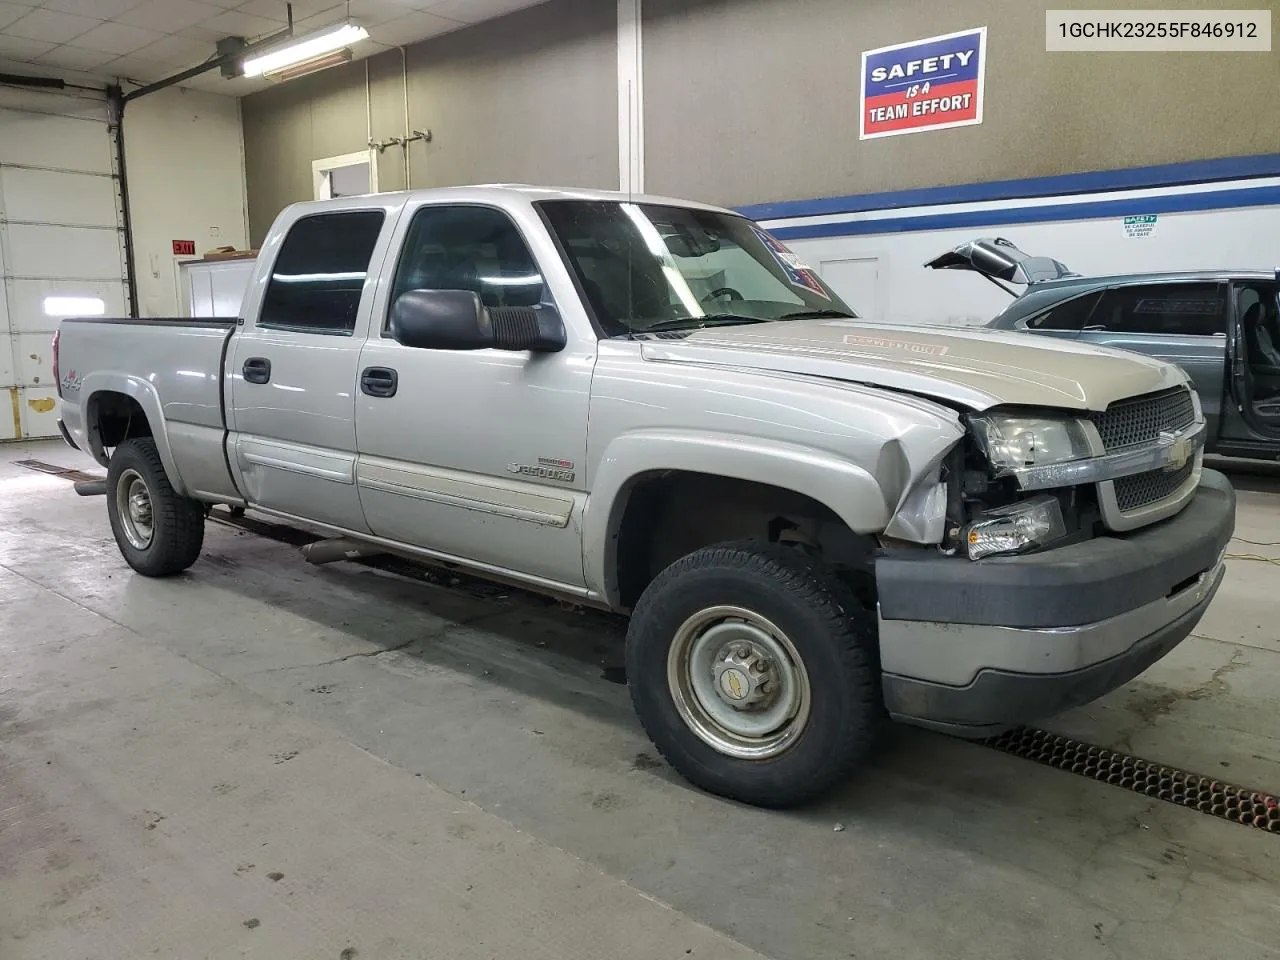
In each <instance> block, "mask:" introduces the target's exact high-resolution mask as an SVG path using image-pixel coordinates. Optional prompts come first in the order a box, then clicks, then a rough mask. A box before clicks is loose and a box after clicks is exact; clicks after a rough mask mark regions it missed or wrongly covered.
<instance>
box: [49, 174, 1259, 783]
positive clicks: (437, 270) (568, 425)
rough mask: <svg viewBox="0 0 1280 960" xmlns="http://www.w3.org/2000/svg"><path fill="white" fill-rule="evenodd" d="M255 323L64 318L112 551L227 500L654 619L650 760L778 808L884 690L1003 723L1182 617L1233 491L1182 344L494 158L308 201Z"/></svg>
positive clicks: (823, 768) (1186, 618) (819, 778)
mask: <svg viewBox="0 0 1280 960" xmlns="http://www.w3.org/2000/svg"><path fill="white" fill-rule="evenodd" d="M242 311H243V315H242V316H241V317H239V318H229V319H227V320H225V321H216V320H185V321H183V320H172V321H170V320H127V319H95V320H67V321H64V322H63V324H62V326H61V329H60V330H59V333H58V335H57V337H56V338H55V349H54V353H55V358H56V359H55V363H56V365H57V366H56V368H55V369H56V370H57V371H58V373H57V374H56V378H57V382H58V387H59V391H60V396H61V398H62V411H61V417H62V422H63V424H64V427H63V429H64V434H65V436H66V437H67V439H68V442H70V443H71V444H72V445H74V446H76V447H78V448H79V449H81V450H85V451H88V452H89V453H91V454H92V455H93V456H94V457H95V458H96V459H97V460H98V461H99V462H100V463H102V464H103V465H105V466H106V468H107V508H108V516H109V518H110V523H111V528H112V531H113V532H114V534H115V537H116V541H117V543H118V544H119V546H120V551H121V553H122V554H123V555H124V558H125V559H126V560H127V561H128V563H129V564H130V565H131V566H132V567H133V568H134V569H135V570H136V571H138V572H139V573H142V574H145V575H147V576H156V577H161V576H168V575H172V574H177V573H179V572H180V571H183V570H185V569H186V568H188V567H189V566H191V564H193V563H194V562H195V560H196V558H197V556H198V554H199V552H200V549H201V543H202V538H203V526H204V521H205V517H206V515H207V513H208V510H209V508H210V507H211V505H213V504H225V505H229V506H231V507H232V508H240V509H250V510H253V511H258V512H260V513H262V514H265V515H269V516H271V517H274V518H276V519H279V520H283V521H285V522H295V523H298V524H303V525H306V526H309V527H313V528H317V527H318V528H320V529H321V530H324V531H328V532H330V533H331V535H332V536H333V537H334V538H342V539H343V540H347V541H350V540H354V541H356V542H358V543H360V544H364V545H366V546H367V547H368V548H369V549H375V550H381V551H385V552H388V553H393V554H398V555H403V556H408V557H414V558H419V559H421V560H424V561H427V562H435V563H441V562H443V563H446V564H450V565H455V566H456V567H460V568H465V569H468V570H470V571H473V572H476V573H478V574H481V575H486V576H489V577H492V578H494V579H497V580H502V581H506V582H509V583H516V584H520V585H523V586H525V587H527V588H530V589H532V590H538V591H544V592H546V593H548V594H553V595H556V596H559V597H562V598H567V599H570V600H572V601H575V602H577V603H581V604H590V605H596V606H599V607H602V608H607V609H610V610H615V611H620V612H623V613H626V614H628V615H629V616H630V622H629V626H628V631H627V640H626V644H627V650H626V667H627V678H628V683H629V685H630V688H631V692H632V698H633V700H634V703H635V707H636V710H637V712H638V714H639V716H640V719H641V721H642V723H643V725H644V727H645V730H646V731H647V733H648V734H649V736H650V737H651V738H652V740H653V741H654V743H655V744H656V745H657V747H658V748H659V749H660V750H661V752H662V753H663V755H664V756H665V757H666V758H667V759H668V760H669V761H670V763H671V764H672V765H673V766H674V767H675V768H676V769H677V770H678V771H679V772H680V773H681V774H683V775H684V776H685V777H687V778H688V779H689V780H690V781H692V782H693V783H695V784H698V785H700V786H701V787H703V788H705V789H708V790H710V791H714V792H716V793H719V794H722V795H725V796H728V797H733V798H737V799H740V800H744V801H747V802H750V803H754V804H759V805H763V806H778V807H780V806H788V805H793V804H797V803H800V802H802V801H805V800H807V799H809V798H812V797H814V796H816V795H818V794H819V793H821V792H823V791H824V790H826V789H827V788H828V787H830V786H831V785H832V784H833V783H835V782H837V781H839V780H840V779H842V778H844V777H846V776H848V775H849V774H850V772H851V771H852V770H853V769H854V768H855V767H856V766H857V765H858V763H859V761H860V760H861V759H862V758H863V757H864V756H865V753H866V750H867V748H868V746H869V745H870V743H871V742H872V740H873V738H874V736H875V734H876V733H877V731H878V730H879V729H880V727H881V725H882V722H883V721H884V720H885V719H886V718H894V719H897V720H901V721H906V722H909V723H914V724H919V725H924V726H928V727H931V728H934V729H937V730H942V731H946V732H950V733H957V734H961V735H964V736H971V737H983V736H988V735H991V734H993V733H996V732H998V731H1000V730H1002V729H1006V728H1009V727H1011V726H1015V725H1017V724H1020V723H1023V722H1027V721H1030V720H1034V719H1036V718H1041V717H1045V716H1047V715H1050V714H1053V713H1055V712H1057V711H1060V710H1063V709H1065V708H1067V707H1070V706H1073V705H1077V704H1081V703H1085V702H1088V701H1090V700H1092V699H1094V698H1096V697H1098V696H1100V695H1102V694H1104V693H1106V692H1108V691H1110V690H1112V689H1114V688H1115V687H1117V686H1119V685H1121V684H1123V683H1125V682H1126V681H1128V680H1129V679H1130V678H1132V677H1133V676H1135V675H1136V674H1138V673H1139V672H1141V671H1142V670H1143V669H1145V668H1146V667H1147V666H1148V665H1149V664H1151V663H1153V662H1154V661H1156V660H1158V659H1159V658H1160V657H1162V656H1164V655H1165V654H1166V653H1167V652H1168V651H1169V650H1171V649H1172V648H1173V647H1174V646H1175V645H1177V644H1178V643H1179V642H1180V641H1181V640H1182V639H1183V638H1184V637H1186V636H1187V634H1188V633H1189V632H1190V631H1191V630H1192V628H1193V627H1194V625H1195V624H1196V622H1197V621H1198V620H1199V619H1200V617H1201V615H1202V614H1203V613H1204V610H1205V608H1206V606H1207V605H1208V604H1209V602H1210V600H1211V599H1212V597H1213V595H1214V592H1215V591H1216V590H1217V588H1218V585H1219V583H1220V581H1221V579H1222V575H1223V551H1224V548H1225V546H1226V543H1227V541H1228V540H1229V538H1230V537H1231V534H1232V531H1233V525H1234V494H1233V492H1232V489H1231V487H1230V485H1229V484H1228V483H1227V481H1226V480H1225V479H1224V478H1223V477H1222V476H1221V475H1220V474H1217V473H1215V472H1212V471H1209V470H1205V469H1203V468H1202V465H1201V459H1202V456H1201V451H1202V444H1203V436H1204V417H1203V414H1202V412H1201V410H1200V407H1199V405H1198V403H1197V401H1196V397H1195V394H1194V393H1193V392H1192V391H1191V390H1189V389H1188V384H1187V380H1186V377H1185V375H1184V374H1182V373H1181V372H1180V371H1179V370H1178V369H1177V368H1176V367H1174V366H1172V365H1170V364H1167V363H1163V362H1160V361H1157V360H1152V359H1148V358H1144V357H1140V356H1136V355H1132V354H1126V353H1120V352H1115V351H1110V350H1106V349H1102V348H1097V347H1088V346H1080V345H1073V344H1067V343H1061V342H1053V341H1050V340H1039V339H1036V338H1031V337H1026V336H1024V335H1020V334H1017V333H1008V334H1004V333H998V332H992V331H988V330H982V331H969V332H966V331H961V330H954V329H943V328H931V327H914V328H913V327H893V326H876V325H871V324H869V323H866V322H864V321H862V320H859V319H858V318H856V317H855V316H854V314H853V313H852V311H850V310H849V309H848V307H846V306H845V305H844V304H843V303H842V302H841V301H840V299H839V297H837V296H836V295H835V294H834V293H833V292H832V291H831V289H830V288H828V287H827V286H826V285H825V284H824V283H823V281H822V280H821V278H820V277H819V276H817V274H816V273H815V272H814V271H813V270H811V269H810V268H809V267H807V266H806V265H805V264H804V263H802V262H800V261H799V260H798V259H797V258H796V256H795V255H794V254H792V253H791V252H790V251H789V250H787V248H786V247H784V246H783V245H782V244H780V243H778V242H777V241H776V240H775V239H774V238H773V237H771V236H770V235H769V234H768V233H766V232H765V231H763V230H762V229H761V228H760V227H758V226H757V225H756V224H754V223H752V222H750V221H749V220H746V219H744V218H743V217H741V216H738V215H736V214H734V213H732V212H730V211H727V210H721V209H717V208H713V207H708V206H702V205H699V204H694V203H687V202H683V201H676V200H668V199H662V198H657V197H628V196H625V195H620V194H614V193H604V192H597V191H586V190H551V189H541V188H533V187H523V186H497V187H475V188H457V189H445V190H427V191H415V192H411V193H400V194H385V195H377V196H369V197H361V198H343V199H340V200H333V201H325V202H320V203H304V204H299V205H296V206H293V207H290V208H289V209H287V210H285V211H284V212H283V213H281V214H280V216H279V218H278V219H277V220H276V223H275V224H274V226H273V227H272V229H271V232H270V234H269V236H268V238H267V240H266V242H265V244H264V245H263V247H262V252H261V255H260V257H259V259H258V262H257V267H256V271H255V273H254V275H253V277H252V279H251V281H250V283H249V287H248V290H247V292H246V295H245V300H244V304H243V308H242Z"/></svg>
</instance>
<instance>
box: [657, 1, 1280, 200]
mask: <svg viewBox="0 0 1280 960" xmlns="http://www.w3.org/2000/svg"><path fill="white" fill-rule="evenodd" d="M1110 6H1111V7H1115V6H1117V5H1116V4H1112V5H1110ZM1119 6H1126V7H1139V8H1140V7H1150V8H1162V9H1163V8H1168V7H1170V6H1177V5H1176V4H1169V3H1167V2H1162V0H1130V2H1127V3H1125V4H1121V5H1119ZM1246 6H1247V5H1246ZM1254 6H1255V7H1258V6H1274V3H1272V2H1270V0H1268V3H1266V4H1254ZM1196 7H1197V8H1213V7H1219V8H1224V9H1238V8H1240V7H1241V4H1239V3H1234V2H1232V0H1201V2H1199V3H1197V4H1196ZM1064 8H1083V9H1099V8H1108V5H1107V4H1103V3H1097V2H1092V0H1083V2H1082V0H1053V2H1051V3H1045V2H1039V3H1034V2H1028V0H969V2H966V3H955V2H954V0H949V2H944V0H856V2H854V0H785V2H779V0H645V4H644V11H645V17H644V84H645V146H646V157H645V165H646V173H645V177H646V180H645V186H646V188H647V189H649V190H650V191H657V192H663V193H672V194H675V195H677V196H689V197H693V198H697V199H701V200H708V201H712V202H719V203H726V204H732V205H739V204H745V203H755V202H764V201H770V200H789V199H803V198H810V197H823V196H839V195H844V194H853V193H870V192H877V191H883V190H895V189H907V188H913V187H927V186H937V185H947V184H956V183H972V182H982V181H990V180H1002V179H1011V178H1021V177H1037V176H1048V175H1053V174H1063V173H1074V172H1080V171H1087V170H1100V169H1112V168H1117V167H1133V166H1143V165H1146V164H1157V163H1171V162H1176V161H1180V160H1200V159H1208V158H1211V157H1222V156H1242V155H1248V154H1260V153H1270V152H1275V151H1277V150H1280V124H1278V123H1276V122H1275V119H1276V118H1277V117H1278V116H1280V111H1278V110H1277V107H1276V100H1275V97H1276V91H1277V90H1280V55H1277V54H1276V53H1274V52H1273V53H1235V54H1229V53H1180V54H1174V53H1151V54H1134V53H1053V54H1050V53H1046V52H1045V49H1044V47H1045V10H1046V9H1064ZM980 26H986V27H987V45H988V65H987V74H986V101H985V106H984V119H983V122H982V124H981V125H978V126H971V127H962V128H956V129H952V130H940V131H934V132H928V133H917V134H911V135H904V136H898V137H887V138H884V139H879V140H866V141H859V139H858V89H859V71H860V68H861V54H862V51H863V50H868V49H873V48H875V47H882V46H888V45H891V44H895V43H903V42H907V41H910V40H917V39H923V38H925V37H929V36H936V35H939V34H944V33H950V32H953V31H958V30H963V29H967V28H972V27H980ZM709 158H715V162H709Z"/></svg>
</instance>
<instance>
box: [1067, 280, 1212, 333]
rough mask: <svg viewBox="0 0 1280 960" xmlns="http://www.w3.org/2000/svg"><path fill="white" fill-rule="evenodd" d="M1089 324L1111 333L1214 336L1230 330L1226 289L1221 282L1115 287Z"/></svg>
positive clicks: (1104, 299)
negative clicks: (1228, 327)
mask: <svg viewBox="0 0 1280 960" xmlns="http://www.w3.org/2000/svg"><path fill="white" fill-rule="evenodd" d="M1089 326H1090V327H1096V328H1097V329H1099V330H1105V331H1106V332H1108V333H1137V334H1149V335H1155V336H1178V337H1186V336H1194V337H1212V336H1214V335H1215V334H1220V333H1226V329H1227V296H1226V289H1225V287H1224V285H1222V284H1219V283H1167V284H1142V285H1139V286H1132V287H1115V288H1113V289H1111V290H1108V291H1107V292H1106V293H1105V294H1103V296H1102V302H1101V303H1099V304H1098V307H1097V309H1096V310H1094V312H1093V316H1092V317H1091V318H1090V320H1089Z"/></svg>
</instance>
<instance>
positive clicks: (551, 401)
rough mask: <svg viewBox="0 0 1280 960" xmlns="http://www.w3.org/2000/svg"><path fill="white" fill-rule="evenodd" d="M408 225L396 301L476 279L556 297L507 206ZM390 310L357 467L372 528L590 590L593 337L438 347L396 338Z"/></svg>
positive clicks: (373, 345) (517, 297)
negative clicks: (535, 349)
mask: <svg viewBox="0 0 1280 960" xmlns="http://www.w3.org/2000/svg"><path fill="white" fill-rule="evenodd" d="M398 232H399V233H403V234H404V240H403V243H402V244H400V247H401V249H402V253H401V256H400V262H399V264H398V265H397V267H396V271H395V279H394V282H393V284H392V287H391V290H390V291H389V293H388V296H387V297H386V298H385V303H386V304H387V305H388V307H389V305H390V304H394V303H395V300H396V298H397V297H398V296H400V294H402V293H404V292H406V291H408V290H415V289H435V290H470V291H473V292H475V293H477V294H478V295H479V296H480V298H481V300H482V302H483V303H484V305H485V306H486V307H489V308H501V307H509V308H520V307H531V306H534V305H536V304H549V305H553V306H554V304H553V301H552V297H551V294H550V292H549V291H548V289H547V285H546V284H545V283H544V281H543V274H542V271H541V270H540V268H539V265H538V263H537V261H536V260H535V258H534V256H533V255H532V253H531V252H530V250H529V247H528V245H527V244H526V243H525V241H524V239H523V238H522V236H521V234H520V231H519V230H518V228H517V227H516V224H515V223H514V222H513V221H512V220H511V218H510V217H509V216H508V215H507V214H506V213H505V212H503V211H501V210H498V209H496V208H492V207H486V206H481V205H461V204H451V205H427V206H421V207H419V208H417V209H416V210H410V211H406V216H405V218H404V220H402V224H401V227H400V228H399V231H398ZM387 312H388V311H387V309H380V310H379V316H377V317H375V318H374V324H375V326H374V328H373V330H372V332H371V334H370V336H369V339H368V341H367V343H366V344H365V347H364V351H363V353H362V354H361V357H360V371H359V372H360V382H361V387H360V393H359V394H358V395H357V397H356V434H357V436H358V438H359V452H360V457H359V462H358V464H357V477H358V482H359V489H360V498H361V501H362V503H363V506H364V515H365V517H366V519H367V520H368V523H369V526H370V528H371V529H372V531H373V533H374V534H376V535H377V536H380V537H386V538H387V539H390V540H396V541H399V542H403V543H409V544H413V545H415V546H417V547H420V548H422V549H424V550H427V551H430V552H432V553H433V554H436V555H440V556H445V557H458V558H461V559H465V560H469V561H472V562H474V563H478V564H483V565H486V566H488V567H490V568H493V569H495V570H496V571H497V572H502V571H504V570H516V571H519V572H521V573H523V574H531V575H533V576H536V577H538V578H541V579H542V580H544V581H546V582H547V583H549V584H551V585H556V584H559V585H568V586H572V587H581V586H582V585H583V584H584V582H585V579H584V577H583V572H582V541H581V533H580V524H581V515H582V508H583V506H584V505H585V502H586V491H585V483H584V463H583V461H584V459H585V457H586V437H587V408H588V404H589V401H590V388H591V373H592V369H593V366H594V363H595V350H594V346H595V345H594V343H592V344H591V349H590V350H587V349H584V348H583V347H582V346H581V345H576V344H574V343H570V344H569V346H568V347H567V348H566V349H565V350H563V351H561V352H559V353H550V354H534V353H530V352H515V351H505V350H495V349H487V350H475V351H463V350H425V349H419V348H413V347H405V346H402V345H401V344H399V343H397V342H396V341H395V340H394V339H392V338H391V337H390V335H389V334H388V333H387ZM378 327H381V333H382V335H381V336H379V329H378Z"/></svg>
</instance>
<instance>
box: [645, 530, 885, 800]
mask: <svg viewBox="0 0 1280 960" xmlns="http://www.w3.org/2000/svg"><path fill="white" fill-rule="evenodd" d="M875 643H876V638H875V627H874V621H873V620H872V618H871V617H870V615H869V614H868V613H867V611H866V610H864V609H863V608H862V607H861V606H859V605H858V604H857V602H856V601H854V600H853V599H852V594H851V593H850V592H849V591H848V590H847V589H846V588H845V587H844V586H843V584H841V583H840V582H839V581H837V580H836V579H835V578H834V577H833V576H832V575H831V574H830V573H828V572H827V571H826V570H825V569H824V568H823V567H822V566H821V564H820V563H819V562H818V561H816V560H815V559H813V558H811V557H809V556H808V555H806V554H804V553H802V552H801V551H799V550H798V549H794V548H789V547H783V546H778V545H776V544H761V543H752V542H743V543H731V544H720V545H717V546H712V547H706V548H703V549H701V550H698V551H696V552H694V553H691V554H689V555H688V556H686V557H684V558H682V559H680V560H677V561H676V562H675V563H673V564H672V565H671V566H670V567H668V568H667V569H666V570H664V571H663V572H662V573H660V574H659V575H658V576H657V577H656V578H655V579H654V581H653V582H652V583H651V584H650V585H649V586H648V588H647V589H646V590H645V592H644V594H643V595H642V596H641V598H640V601H639V603H638V604H637V605H636V607H635V610H634V612H633V614H632V618H631V623H630V626H629V627H628V630H627V651H626V656H627V678H628V683H629V685H630V688H631V697H632V702H633V703H634V704H635V709H636V712H637V713H638V714H639V716H640V722H641V723H642V724H643V726H644V728H645V732H646V733H648V734H649V737H650V739H651V740H652V741H653V743H654V745H655V746H656V747H657V748H658V750H659V751H660V752H661V753H662V755H663V756H664V757H666V759H667V761H668V762H669V763H670V764H671V765H672V766H673V767H674V768H675V769H676V771H677V772H679V773H680V774H681V775H682V776H684V777H685V778H686V779H688V780H689V781H690V782H692V783H694V784H695V785H697V786H699V787H702V788H703V789H705V790H709V791H711V792H712V793H716V794H719V795H721V796H724V797H729V798H731V799H734V800H740V801H743V802H745V803H750V804H754V805H756V806H764V807H791V806H796V805H798V804H801V803H804V802H806V801H809V800H812V799H814V798H816V797H817V796H819V795H820V794H822V793H824V792H826V791H827V790H828V789H830V788H831V787H832V786H833V785H834V784H836V783H837V782H839V781H840V780H842V779H844V778H845V777H847V776H848V775H849V773H850V772H851V771H852V770H853V768H854V767H855V766H856V765H857V763H858V762H859V761H860V760H861V759H862V758H863V757H864V756H865V754H866V752H867V750H868V748H869V747H870V745H871V743H872V740H873V738H874V735H875V733H876V731H877V729H878V728H879V726H880V721H881V719H882V717H883V705H882V702H881V698H880V693H879V675H878V668H877V666H876V662H877V658H876V656H875Z"/></svg>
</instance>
